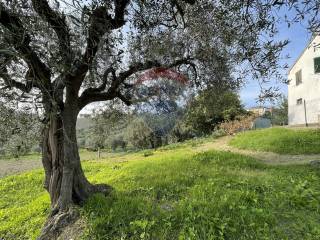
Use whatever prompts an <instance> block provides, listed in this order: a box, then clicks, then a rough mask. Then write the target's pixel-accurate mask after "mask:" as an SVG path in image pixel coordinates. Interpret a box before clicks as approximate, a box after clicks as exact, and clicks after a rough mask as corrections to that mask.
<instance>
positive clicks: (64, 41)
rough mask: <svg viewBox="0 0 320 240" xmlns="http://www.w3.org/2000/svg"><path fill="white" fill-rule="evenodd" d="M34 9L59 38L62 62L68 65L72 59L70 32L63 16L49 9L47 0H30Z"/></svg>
mask: <svg viewBox="0 0 320 240" xmlns="http://www.w3.org/2000/svg"><path fill="white" fill-rule="evenodd" d="M32 5H33V8H34V10H35V11H36V12H37V13H38V15H39V16H40V17H41V18H42V19H43V20H44V21H46V22H48V23H49V25H50V26H51V27H52V28H53V29H54V31H55V32H56V34H57V36H58V39H59V50H60V54H61V56H62V59H63V61H64V63H65V64H66V65H67V66H68V67H69V66H70V64H71V61H72V53H71V46H70V34H69V28H68V26H67V23H66V20H65V16H63V15H60V14H59V13H58V12H56V11H54V10H52V9H51V7H50V6H49V4H48V2H47V0H32Z"/></svg>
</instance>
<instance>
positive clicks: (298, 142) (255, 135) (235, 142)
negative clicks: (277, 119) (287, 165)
mask: <svg viewBox="0 0 320 240" xmlns="http://www.w3.org/2000/svg"><path fill="white" fill-rule="evenodd" d="M230 144H231V145H232V146H235V147H238V148H242V149H250V150H256V151H267V152H275V153H279V154H319V153H320V130H316V129H308V130H293V129H286V128H268V129H263V130H256V131H247V132H244V133H240V134H238V135H236V137H235V138H234V139H232V140H231V142H230Z"/></svg>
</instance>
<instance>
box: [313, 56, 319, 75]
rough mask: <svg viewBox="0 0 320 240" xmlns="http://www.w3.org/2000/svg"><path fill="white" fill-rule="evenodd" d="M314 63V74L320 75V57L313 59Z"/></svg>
mask: <svg viewBox="0 0 320 240" xmlns="http://www.w3.org/2000/svg"><path fill="white" fill-rule="evenodd" d="M313 61H314V73H320V57H317V58H315V59H313Z"/></svg>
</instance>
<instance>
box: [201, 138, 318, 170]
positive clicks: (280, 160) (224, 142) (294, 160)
mask: <svg viewBox="0 0 320 240" xmlns="http://www.w3.org/2000/svg"><path fill="white" fill-rule="evenodd" d="M231 139H232V136H225V137H221V138H218V139H217V140H216V141H214V142H208V143H205V144H203V145H201V146H200V147H199V148H198V149H197V150H198V151H206V150H210V149H216V150H221V151H229V152H233V153H239V154H243V155H247V156H251V157H254V158H256V159H259V160H261V161H263V162H265V163H267V164H273V165H286V164H306V163H310V161H314V160H320V154H312V155H303V154H300V155H288V154H277V153H272V152H261V151H259V152H258V151H252V150H244V149H239V148H235V147H232V146H230V145H229V142H230V141H231Z"/></svg>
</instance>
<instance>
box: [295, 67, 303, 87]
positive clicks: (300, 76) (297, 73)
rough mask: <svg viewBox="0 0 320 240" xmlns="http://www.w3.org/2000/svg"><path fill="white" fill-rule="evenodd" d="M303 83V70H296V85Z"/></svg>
mask: <svg viewBox="0 0 320 240" xmlns="http://www.w3.org/2000/svg"><path fill="white" fill-rule="evenodd" d="M301 83H302V70H299V71H298V72H296V85H297V86H298V85H299V84H301Z"/></svg>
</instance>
